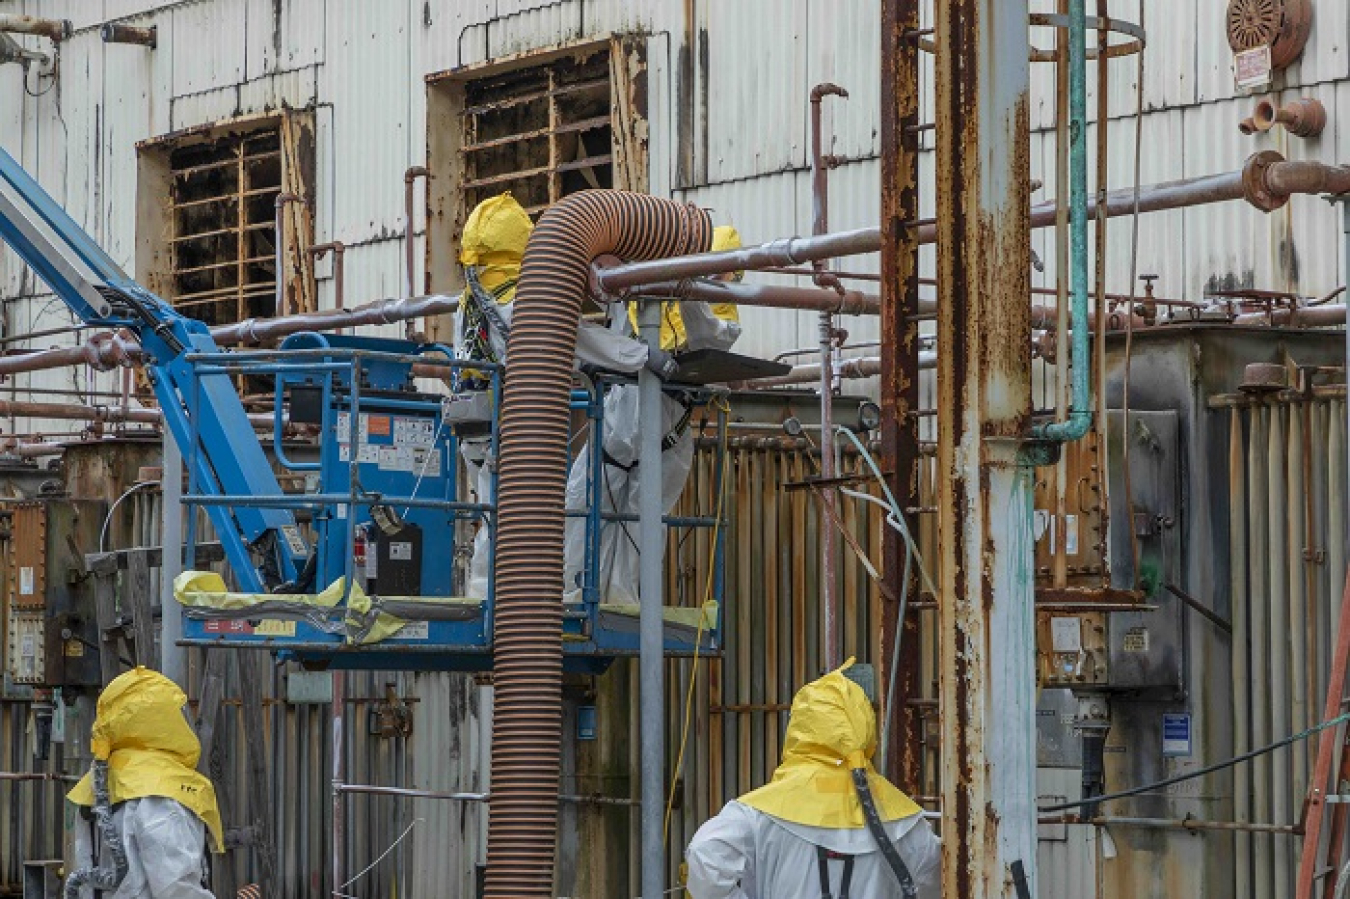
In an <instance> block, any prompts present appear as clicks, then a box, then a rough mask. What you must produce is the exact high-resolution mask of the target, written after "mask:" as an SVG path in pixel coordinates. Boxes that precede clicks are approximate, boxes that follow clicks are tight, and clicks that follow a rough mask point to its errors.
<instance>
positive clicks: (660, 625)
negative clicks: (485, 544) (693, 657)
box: [593, 303, 666, 896]
mask: <svg viewBox="0 0 1350 899" xmlns="http://www.w3.org/2000/svg"><path fill="white" fill-rule="evenodd" d="M638 331H639V334H640V335H641V337H642V339H643V341H645V342H646V343H647V345H648V346H653V347H655V346H660V344H661V307H660V305H659V304H657V303H643V304H642V306H641V308H640V309H639V310H638ZM663 401H664V396H663V395H662V393H661V379H660V378H659V377H658V376H657V374H656V373H655V372H653V371H651V370H650V369H647V368H643V369H642V371H640V372H639V373H638V412H639V414H640V415H641V416H642V420H643V421H645V422H648V424H649V425H651V426H649V427H644V428H642V429H641V431H640V434H639V437H638V463H639V464H638V553H639V555H640V557H641V560H642V563H641V566H640V568H639V573H638V598H639V601H640V603H641V605H640V607H639V613H638V651H639V657H638V698H639V715H640V719H641V721H640V727H639V741H640V742H639V746H640V751H641V756H642V761H641V776H642V809H641V818H642V825H641V837H642V895H643V896H660V895H663V894H664V893H665V889H666V872H665V858H666V853H665V836H664V833H663V831H664V811H665V803H664V801H663V799H664V797H665V789H666V779H665V778H666V755H665V753H666V746H665V711H666V703H665V690H666V687H665V675H666V659H665V623H664V622H665V618H664V612H665V608H664V606H665V570H664V568H663V566H662V565H661V557H662V553H663V552H664V550H665V543H666V532H665V527H664V526H663V525H662V523H661V517H662V514H663V512H664V509H663V508H662V506H663V503H662V495H661V494H662V490H661V469H662V465H663V460H662V458H661V456H662V453H661V441H662V438H663V437H664V436H665V435H664V434H663V431H664V428H660V427H656V426H655V423H656V422H660V421H662V415H663V410H662V403H663ZM599 445H600V444H599V443H597V444H596V445H595V447H594V448H593V451H595V452H598V451H599Z"/></svg>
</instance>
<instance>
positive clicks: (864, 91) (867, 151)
mask: <svg viewBox="0 0 1350 899" xmlns="http://www.w3.org/2000/svg"><path fill="white" fill-rule="evenodd" d="M808 14H809V17H808V20H807V26H806V45H807V91H809V90H810V89H811V88H812V87H813V86H815V85H817V84H820V83H821V82H824V81H832V82H834V83H835V84H838V85H839V86H840V87H842V88H844V89H845V90H847V91H848V92H849V98H848V99H847V100H843V99H840V98H837V97H830V98H827V99H826V100H825V101H824V103H823V115H822V116H821V122H822V126H823V128H822V133H823V134H824V135H825V136H826V145H825V152H826V153H832V154H834V155H837V156H844V157H848V158H850V159H857V158H860V157H865V156H872V155H874V154H876V153H877V152H878V151H879V149H880V142H881V91H880V82H879V81H878V79H877V72H879V71H880V70H881V40H880V38H879V36H878V29H877V22H878V21H879V19H880V16H881V4H880V3H879V2H877V0H848V2H845V3H838V2H834V0H810V3H809V6H808ZM805 100H806V95H805V94H803V97H802V101H805ZM808 115H809V114H808ZM807 129H808V130H807V131H806V141H807V144H806V150H805V152H806V153H807V154H808V155H807V156H806V157H805V158H806V160H807V162H808V163H809V161H810V156H809V154H810V152H811V145H810V139H811V138H810V130H809V129H810V119H809V117H808V119H807ZM831 137H832V139H831ZM875 221H876V220H875V219H873V220H872V222H869V224H874V223H875Z"/></svg>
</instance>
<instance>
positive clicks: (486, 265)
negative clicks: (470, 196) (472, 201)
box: [459, 192, 534, 303]
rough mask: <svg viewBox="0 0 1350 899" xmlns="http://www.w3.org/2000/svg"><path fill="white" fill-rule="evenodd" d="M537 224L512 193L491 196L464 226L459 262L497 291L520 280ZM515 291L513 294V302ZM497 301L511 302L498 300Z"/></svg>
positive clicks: (492, 289)
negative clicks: (510, 282)
mask: <svg viewBox="0 0 1350 899" xmlns="http://www.w3.org/2000/svg"><path fill="white" fill-rule="evenodd" d="M533 231H534V223H533V222H532V221H530V216H529V214H528V213H526V212H525V210H524V208H523V207H522V206H521V205H520V204H519V203H517V202H516V198H515V197H513V196H511V194H510V193H509V192H507V193H504V194H499V195H498V196H495V197H489V198H488V199H486V200H484V201H483V202H481V203H479V204H478V205H477V206H475V207H474V208H473V212H471V213H469V220H468V221H467V222H465V223H464V236H463V238H462V239H461V241H460V248H459V261H460V263H461V264H462V265H472V266H474V267H476V268H477V269H478V280H479V283H481V284H482V285H483V286H484V287H485V288H487V289H488V290H491V291H495V290H496V289H497V288H498V287H500V286H501V285H502V284H504V283H505V282H507V281H514V280H516V279H517V278H519V277H520V262H521V260H522V259H524V258H525V245H526V244H528V243H529V242H530V234H531V233H533ZM514 298H515V290H514V289H513V290H512V291H511V299H514ZM498 302H502V303H506V302H510V300H509V299H502V298H500V297H499V298H498Z"/></svg>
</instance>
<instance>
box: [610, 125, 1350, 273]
mask: <svg viewBox="0 0 1350 899" xmlns="http://www.w3.org/2000/svg"><path fill="white" fill-rule="evenodd" d="M1347 192H1350V167H1347V166H1336V165H1326V164H1324V163H1320V162H1286V161H1285V160H1284V159H1283V158H1282V157H1280V156H1279V154H1276V153H1272V152H1271V151H1265V152H1263V153H1258V154H1256V155H1254V156H1252V157H1251V158H1250V159H1248V160H1247V164H1246V165H1245V166H1244V167H1243V169H1242V170H1241V171H1236V172H1226V173H1223V174H1219V175H1205V176H1202V177H1199V178H1188V179H1183V180H1180V181H1169V182H1165V183H1162V184H1154V185H1150V186H1147V187H1143V188H1140V190H1139V192H1138V197H1137V203H1138V210H1139V212H1141V213H1145V212H1164V211H1166V210H1169V209H1183V208H1188V207H1192V206H1206V205H1210V204H1213V203H1226V202H1230V201H1233V200H1243V199H1245V200H1247V201H1248V202H1250V203H1251V204H1252V205H1254V206H1256V207H1257V208H1259V209H1266V210H1269V209H1271V208H1277V207H1278V206H1279V205H1282V204H1283V203H1284V202H1285V201H1287V200H1288V199H1289V197H1291V196H1293V195H1294V194H1326V193H1331V194H1342V193H1347ZM1135 204H1136V194H1135V191H1134V189H1133V188H1127V189H1123V190H1118V191H1113V192H1111V193H1109V194H1107V196H1106V203H1105V206H1106V209H1105V212H1106V217H1107V218H1117V217H1120V216H1125V215H1133V214H1134V211H1135V208H1136V205H1135ZM1098 207H1099V201H1098V200H1097V199H1096V198H1092V199H1090V200H1089V202H1088V209H1087V214H1088V218H1089V219H1091V218H1093V217H1095V216H1096V215H1097V214H1098ZM1058 213H1059V202H1058V201H1057V200H1049V201H1047V202H1045V203H1039V204H1037V205H1035V206H1033V207H1032V208H1031V226H1032V228H1046V227H1049V226H1051V225H1054V224H1055V221H1056V218H1057V216H1058ZM911 230H912V231H913V232H914V233H913V237H914V238H915V241H916V242H917V243H919V244H930V243H935V242H936V241H937V224H936V223H935V222H931V221H926V222H919V223H913V224H912V228H911ZM880 249H881V229H880V228H861V229H858V230H856V231H841V232H837V233H834V234H822V235H820V236H819V237H792V238H784V239H781V240H776V241H773V242H772V243H767V244H762V245H760V246H753V247H743V248H741V249H738V250H727V251H724V252H721V253H703V254H700V255H697V256H682V257H676V258H672V259H658V260H652V261H649V262H636V263H631V264H628V265H616V266H614V267H612V268H607V269H605V270H603V271H601V272H598V273H597V274H596V282H597V284H598V285H599V286H600V288H601V289H602V290H604V291H607V292H611V293H620V292H622V291H624V290H626V289H628V288H633V287H637V286H638V285H641V284H654V283H657V282H661V281H672V280H680V279H683V278H698V277H703V276H707V275H720V274H725V273H726V272H735V271H741V270H759V269H765V268H789V267H792V266H798V265H802V264H804V263H807V262H815V261H816V260H819V259H832V258H835V257H838V256H854V255H859V254H863V253H875V252H877V251H878V250H880Z"/></svg>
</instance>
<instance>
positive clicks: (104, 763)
mask: <svg viewBox="0 0 1350 899" xmlns="http://www.w3.org/2000/svg"><path fill="white" fill-rule="evenodd" d="M186 704H187V697H186V696H185V695H183V691H182V690H180V689H178V687H177V686H176V685H175V684H174V683H173V681H171V680H169V679H168V678H167V677H165V676H164V675H162V674H160V673H158V672H156V671H151V670H149V669H146V668H143V667H141V668H136V669H135V670H133V671H128V672H126V673H125V674H122V675H121V676H119V677H117V678H116V679H114V680H113V681H112V683H110V684H108V686H107V688H105V689H104V691H103V693H102V695H100V696H99V699H98V710H97V715H96V717H95V719H94V726H93V730H92V748H93V754H94V764H93V767H92V769H91V771H90V772H89V773H88V774H87V775H85V777H84V779H83V780H81V781H80V782H79V783H78V784H76V786H75V788H74V789H73V790H71V791H70V794H69V795H68V797H67V798H68V799H70V801H71V802H73V803H74V804H75V805H77V806H80V807H81V813H80V814H79V815H77V816H76V824H75V835H74V836H75V838H74V856H75V859H74V861H75V864H74V869H73V870H72V873H71V874H70V876H69V877H68V878H67V880H66V892H65V895H66V897H67V899H75V897H80V899H92V897H93V896H94V895H95V892H94V891H95V890H100V891H101V895H103V896H104V897H106V899H211V896H212V894H211V892H210V891H209V890H207V889H206V887H205V886H204V885H203V884H204V881H205V871H206V850H207V839H208V836H209V838H210V843H211V846H212V848H213V849H214V850H215V851H216V852H224V851H225V844H224V831H223V829H222V827H221V821H220V812H219V810H218V809H217V807H216V793H215V789H214V788H213V787H212V785H211V781H210V780H209V779H207V778H206V777H205V776H204V775H202V774H200V773H198V772H197V761H198V759H199V757H200V756H201V744H200V743H198V742H197V737H196V735H195V734H194V733H193V732H192V729H191V728H190V727H189V726H188V723H187V719H186V718H184V716H183V706H184V705H186ZM86 810H87V811H86Z"/></svg>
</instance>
